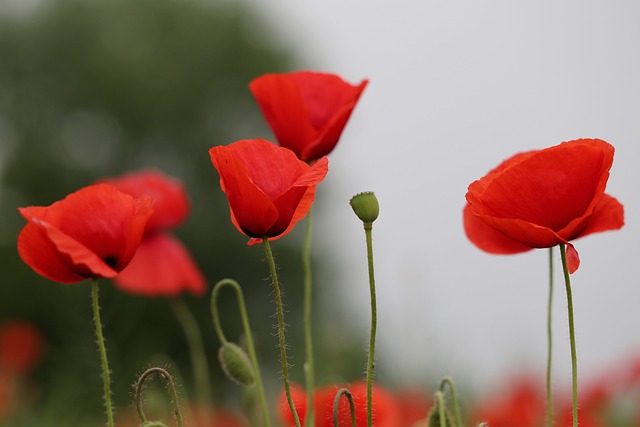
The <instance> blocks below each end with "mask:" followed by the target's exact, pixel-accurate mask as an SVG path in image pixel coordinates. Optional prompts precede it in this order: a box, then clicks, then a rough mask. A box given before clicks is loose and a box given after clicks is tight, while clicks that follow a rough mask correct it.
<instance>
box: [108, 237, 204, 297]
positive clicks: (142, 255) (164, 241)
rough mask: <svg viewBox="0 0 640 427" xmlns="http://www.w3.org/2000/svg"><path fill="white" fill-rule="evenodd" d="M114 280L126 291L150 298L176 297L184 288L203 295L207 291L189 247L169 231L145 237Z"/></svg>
mask: <svg viewBox="0 0 640 427" xmlns="http://www.w3.org/2000/svg"><path fill="white" fill-rule="evenodd" d="M114 282H115V284H116V286H117V287H119V288H120V289H122V290H123V291H125V292H130V293H133V294H138V295H144V296H148V297H157V296H170V297H173V296H177V295H179V294H180V293H181V292H183V291H188V292H191V293H192V294H194V295H202V294H203V293H204V292H205V290H206V280H205V278H204V276H203V275H202V273H201V272H200V269H199V268H198V266H197V265H196V263H195V261H194V260H193V258H192V257H191V255H190V254H189V251H188V250H187V248H186V247H185V246H184V245H183V244H182V243H181V242H180V241H178V240H177V239H175V238H174V237H172V236H170V235H167V234H159V235H154V236H149V237H147V238H145V239H144V240H143V241H142V242H141V243H140V246H139V247H138V250H137V251H136V254H135V256H134V257H133V259H132V260H131V262H130V263H129V265H128V266H127V267H126V268H125V269H124V270H122V271H121V272H120V274H119V275H118V276H117V277H116V278H115V279H114Z"/></svg>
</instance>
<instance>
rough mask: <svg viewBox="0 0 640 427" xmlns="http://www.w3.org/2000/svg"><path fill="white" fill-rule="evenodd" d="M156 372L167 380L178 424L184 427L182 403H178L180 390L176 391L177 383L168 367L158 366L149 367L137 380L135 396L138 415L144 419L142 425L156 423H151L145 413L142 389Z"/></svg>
mask: <svg viewBox="0 0 640 427" xmlns="http://www.w3.org/2000/svg"><path fill="white" fill-rule="evenodd" d="M154 374H159V375H160V376H161V377H162V378H163V379H164V380H165V381H166V382H167V385H168V389H169V392H170V393H171V401H172V403H173V414H174V416H175V417H176V424H177V425H178V427H182V412H180V405H179V404H178V392H177V391H176V385H175V382H174V381H173V377H172V376H171V374H170V373H169V372H168V371H167V370H166V369H163V368H160V367H157V366H156V367H153V368H149V369H147V370H146V371H144V373H143V374H142V375H140V378H138V381H137V382H136V389H135V394H134V398H135V404H136V410H137V411H138V416H139V417H140V421H142V423H143V424H142V425H143V426H151V425H156V423H155V422H151V423H150V422H148V421H147V416H146V415H145V413H144V410H143V409H142V401H143V399H142V390H143V388H144V387H143V386H144V383H145V381H146V380H147V379H148V378H151V377H152V376H153V375H154ZM157 425H164V424H162V423H157Z"/></svg>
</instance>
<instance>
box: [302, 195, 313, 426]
mask: <svg viewBox="0 0 640 427" xmlns="http://www.w3.org/2000/svg"><path fill="white" fill-rule="evenodd" d="M312 228H313V205H312V206H311V209H309V213H308V214H307V231H306V233H305V239H304V247H303V251H302V264H303V268H304V314H303V316H304V318H303V323H304V343H305V350H306V356H307V360H306V361H305V364H304V375H305V380H306V381H305V383H306V391H307V415H306V419H305V426H306V427H312V426H313V420H314V414H313V406H314V405H313V393H314V388H315V375H314V363H313V340H312V338H313V337H312V329H311V300H312V298H311V297H312V276H311V235H312Z"/></svg>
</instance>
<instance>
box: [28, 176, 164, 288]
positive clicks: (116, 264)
mask: <svg viewBox="0 0 640 427" xmlns="http://www.w3.org/2000/svg"><path fill="white" fill-rule="evenodd" d="M152 204H153V202H152V201H151V200H150V199H147V198H143V199H136V198H134V197H131V196H130V195H128V194H124V193H122V192H120V191H118V190H117V189H116V188H115V187H113V186H112V185H108V184H96V185H91V186H88V187H84V188H82V189H80V190H78V191H76V192H75V193H72V194H70V195H68V196H67V197H65V198H64V199H63V200H60V201H58V202H55V203H54V204H52V205H50V206H30V207H26V208H19V211H20V213H21V214H22V216H24V217H25V218H26V219H27V221H28V223H27V225H26V226H25V227H24V228H23V229H22V231H21V232H20V235H19V236H18V253H19V254H20V257H21V258H22V260H23V261H24V262H25V263H26V264H27V265H29V267H31V268H32V269H33V270H34V271H35V272H36V273H38V274H40V275H41V276H44V277H46V278H47V279H50V280H53V281H56V282H60V283H77V282H81V281H83V280H85V279H88V278H99V277H105V278H113V277H115V276H116V275H117V274H118V272H119V271H121V270H122V269H123V268H124V267H126V266H127V264H128V263H129V261H130V260H131V258H132V257H133V255H134V253H135V251H136V249H137V248H138V245H139V243H140V240H141V239H142V235H143V233H144V229H145V226H146V224H147V221H148V219H149V217H150V216H151V214H152V213H153V208H152Z"/></svg>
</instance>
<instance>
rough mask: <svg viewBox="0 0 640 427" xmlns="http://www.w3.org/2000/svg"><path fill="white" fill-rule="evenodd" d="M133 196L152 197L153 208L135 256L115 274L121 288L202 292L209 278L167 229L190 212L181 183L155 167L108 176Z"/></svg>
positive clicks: (163, 293)
mask: <svg viewBox="0 0 640 427" xmlns="http://www.w3.org/2000/svg"><path fill="white" fill-rule="evenodd" d="M106 182H108V183H110V184H112V185H114V186H115V187H116V188H118V189H119V190H120V191H122V192H124V193H127V194H130V195H132V196H133V197H143V196H146V197H149V198H151V199H152V200H153V201H154V205H153V207H154V212H153V215H152V216H151V218H149V222H148V223H147V227H146V229H145V234H144V238H143V239H142V242H141V243H140V246H139V247H138V250H137V252H136V254H135V255H134V257H133V259H132V260H131V262H130V263H129V265H128V266H127V268H125V269H124V270H122V271H121V272H120V274H118V276H116V277H115V279H114V283H115V284H116V286H118V287H119V288H120V289H122V290H124V291H126V292H131V293H134V294H139V295H144V296H149V297H155V296H176V295H178V294H179V293H180V292H182V291H183V290H186V291H189V292H191V293H193V294H195V295H201V294H202V293H204V292H205V290H206V280H205V279H204V276H203V275H202V273H201V272H200V269H199V268H198V266H197V265H196V263H195V261H194V260H193V258H192V257H191V255H190V254H189V251H188V250H187V248H186V247H185V246H184V245H183V244H182V243H181V242H180V241H178V240H177V239H176V238H175V237H173V236H171V235H170V234H168V232H167V231H168V230H169V229H171V228H174V227H177V226H178V225H179V224H181V223H182V222H183V221H184V220H185V218H186V217H187V215H188V213H189V208H190V206H189V200H188V198H187V194H186V191H185V189H184V187H183V186H182V184H181V183H180V182H178V181H177V180H174V179H171V178H170V177H168V176H166V175H164V174H162V173H160V172H156V171H143V172H137V173H130V174H127V175H124V176H122V177H120V178H114V179H108V180H106Z"/></svg>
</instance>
